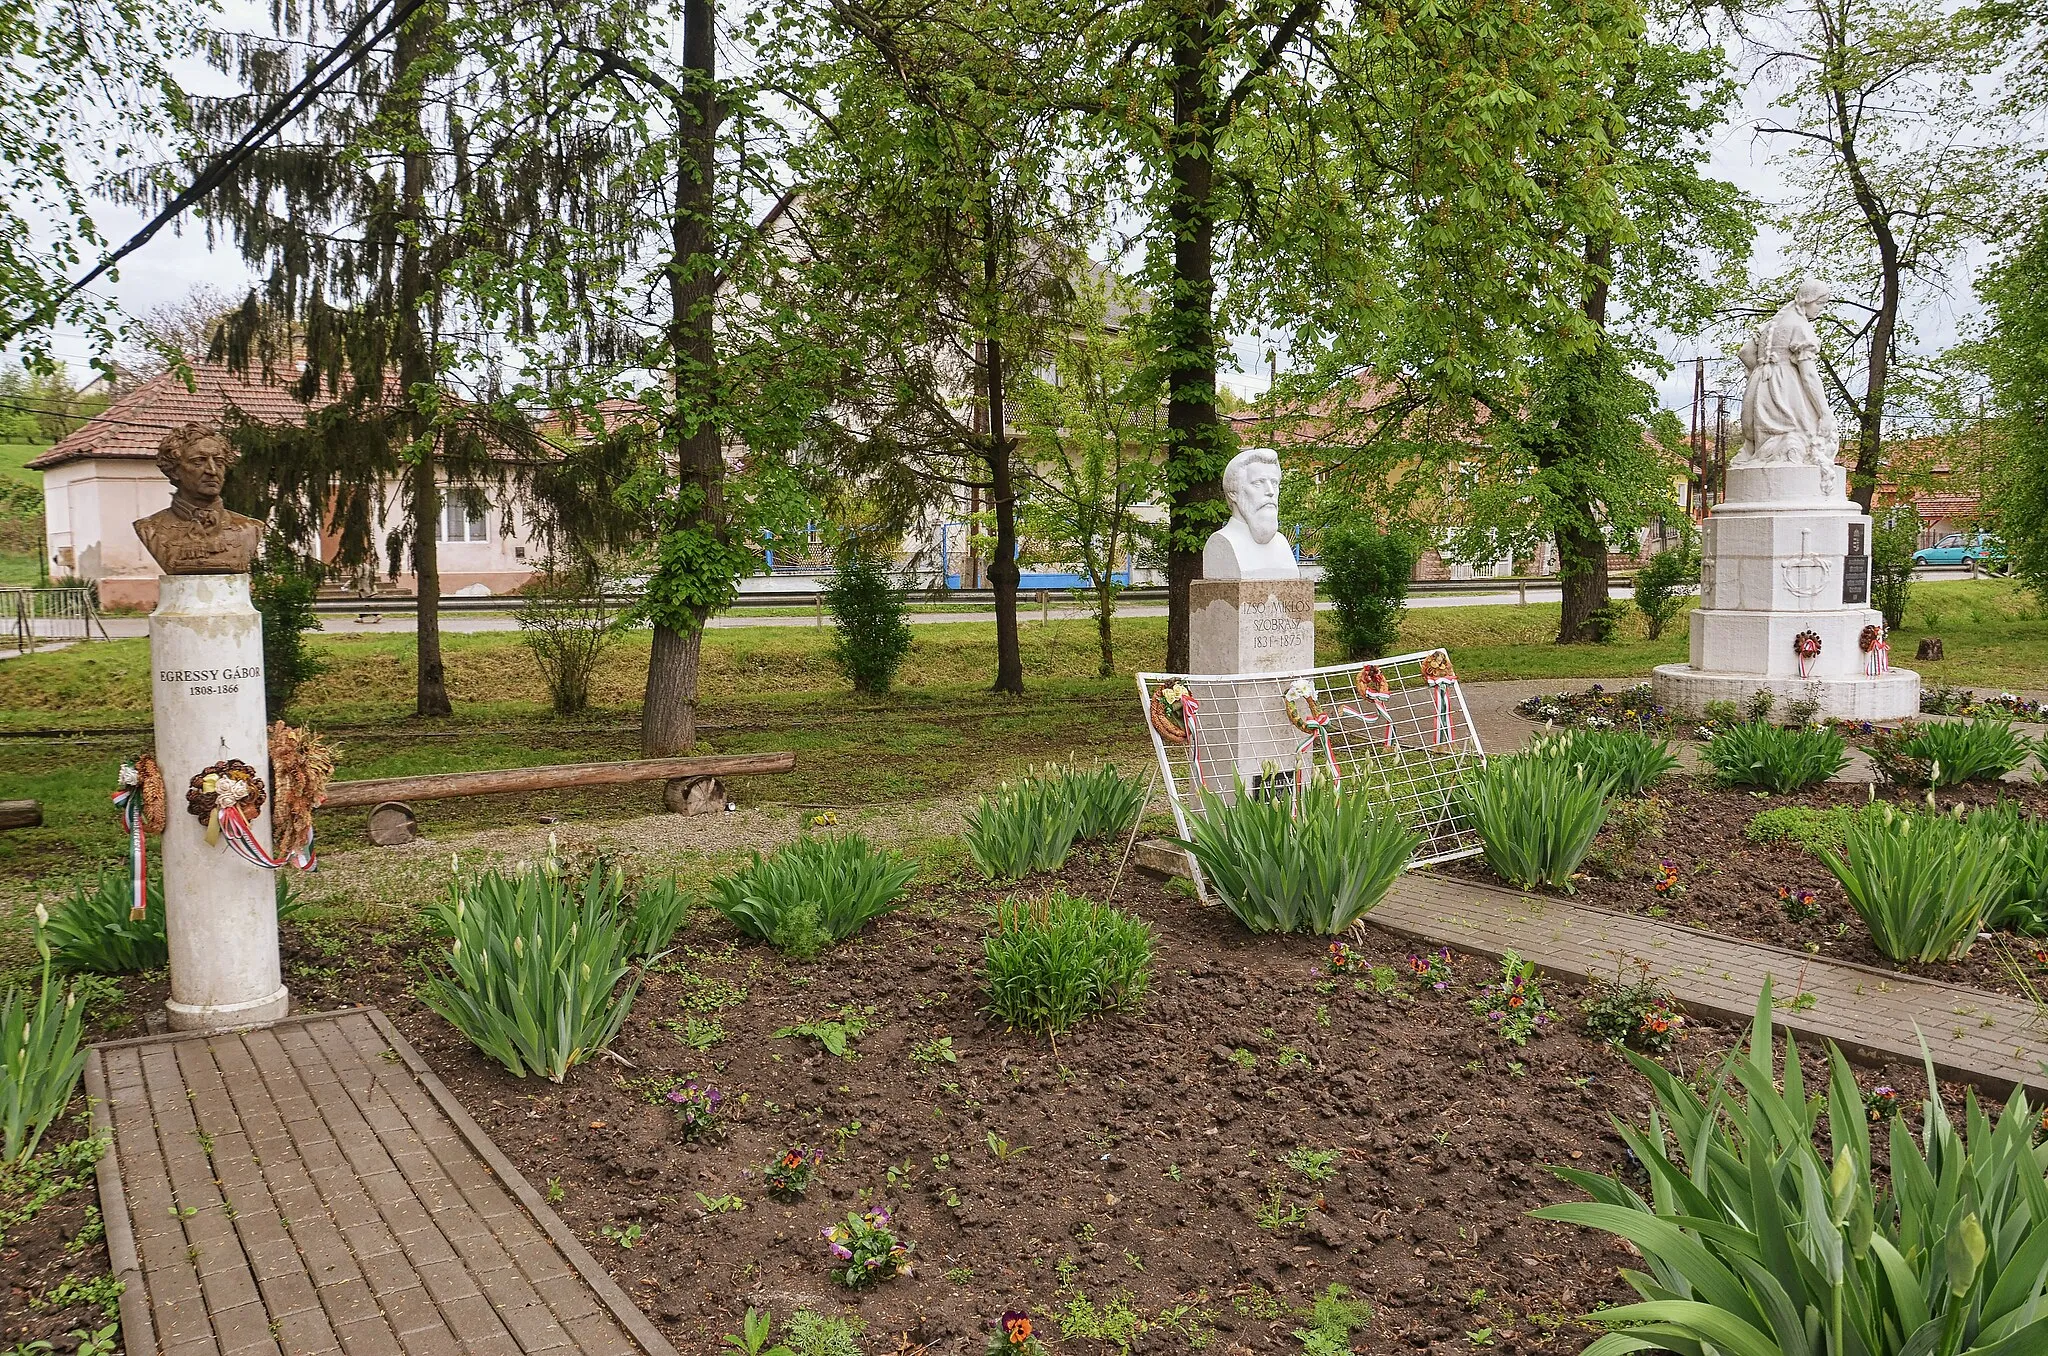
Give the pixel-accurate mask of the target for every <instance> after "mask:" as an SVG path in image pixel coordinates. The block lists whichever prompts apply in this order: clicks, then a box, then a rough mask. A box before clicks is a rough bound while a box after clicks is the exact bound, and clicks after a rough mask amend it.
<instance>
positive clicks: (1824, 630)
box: [1653, 465, 1920, 720]
mask: <svg viewBox="0 0 2048 1356" xmlns="http://www.w3.org/2000/svg"><path fill="white" fill-rule="evenodd" d="M1823 486H1824V476H1823V471H1822V468H1820V467H1817V466H1806V465H1786V466H1750V467H1731V468H1729V471H1728V492H1729V500H1728V502H1726V503H1723V504H1720V505H1717V506H1716V507H1715V509H1714V511H1713V515H1712V516H1711V517H1710V518H1708V520H1707V522H1706V525H1705V527H1704V529H1703V534H1702V540H1701V558H1700V605H1699V607H1698V608H1696V609H1695V610H1694V611H1693V614H1692V648H1691V662H1690V663H1689V664H1660V665H1659V666H1658V667H1657V669H1656V671H1655V675H1654V678H1653V684H1654V687H1655V691H1656V694H1657V700H1658V701H1659V702H1660V703H1661V704H1663V705H1664V706H1667V707H1671V708H1674V709H1681V710H1686V711H1690V712H1693V713H1694V714H1699V713H1701V712H1702V711H1703V710H1704V709H1705V707H1706V704H1707V703H1708V702H1711V701H1732V702H1735V703H1737V704H1741V703H1743V702H1746V701H1747V700H1749V699H1750V698H1751V697H1752V696H1754V695H1755V694H1756V693H1758V692H1769V693H1771V694H1772V695H1773V696H1774V697H1775V698H1776V704H1777V705H1778V706H1779V707H1781V708H1782V707H1783V706H1785V705H1788V704H1790V703H1792V702H1796V701H1805V700H1811V701H1815V702H1818V703H1819V714H1820V715H1822V716H1829V717H1840V718H1842V719H1848V720H1894V719H1899V718H1902V717H1906V716H1912V715H1916V714H1918V713H1919V710H1920V676H1919V675H1918V674H1916V673H1913V672H1911V671H1910V670H1906V669H1891V670H1889V671H1888V672H1886V673H1884V674H1871V673H1869V672H1867V668H1868V666H1869V659H1868V657H1867V656H1866V655H1865V654H1864V652H1863V650H1862V648H1861V646H1860V643H1859V642H1860V640H1861V637H1862V634H1863V630H1864V628H1865V627H1867V626H1882V625H1883V624H1884V616H1883V614H1882V613H1880V612H1878V611H1876V610H1875V609H1873V608H1872V607H1871V606H1870V518H1869V517H1868V516H1867V515H1865V514H1864V513H1863V512H1862V511H1861V510H1860V509H1859V508H1858V507H1857V506H1856V504H1855V503H1854V502H1853V501H1851V500H1848V499H1845V498H1840V497H1830V496H1829V495H1828V494H1827V493H1826V491H1825V490H1824V488H1823ZM1804 632H1811V633H1812V634H1813V635H1815V636H1817V637H1819V638H1820V653H1819V654H1818V655H1816V656H1814V657H1813V659H1812V660H1811V662H1810V663H1808V664H1807V666H1806V672H1805V673H1801V672H1800V658H1799V653H1798V650H1797V648H1796V647H1795V643H1794V642H1795V641H1796V640H1797V638H1798V637H1799V636H1800V635H1801V634H1802V633H1804Z"/></svg>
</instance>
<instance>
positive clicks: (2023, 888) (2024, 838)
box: [1965, 800, 2048, 936]
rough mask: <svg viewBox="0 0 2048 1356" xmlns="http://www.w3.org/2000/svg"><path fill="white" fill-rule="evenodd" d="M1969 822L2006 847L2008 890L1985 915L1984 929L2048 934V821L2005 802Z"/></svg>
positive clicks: (1972, 817)
mask: <svg viewBox="0 0 2048 1356" xmlns="http://www.w3.org/2000/svg"><path fill="white" fill-rule="evenodd" d="M1965 822H1966V823H1967V824H1968V825H1969V826H1970V830H1971V831H1972V832H1973V833H1976V834H1978V835H1980V836H1982V837H1986V838H1988V839H1992V840H1996V841H1999V842H2002V843H2003V845H2004V847H2003V860H2004V862H2005V868H2006V890H2005V893H2004V895H2002V896H2001V897H2000V898H1999V900H1998V902H1997V903H1996V904H1993V905H1992V906H1991V909H1990V911H1989V912H1988V913H1986V914H1985V916H1984V925H1985V926H1986V927H1987V928H1990V929H1992V930H1994V931H1999V932H2024V933H2027V934H2029V935H2033V936H2039V935H2041V934H2043V933H2048V821H2043V820H2039V819H2036V818H2034V817H2033V816H2032V815H2030V814H2028V813H2026V811H2024V810H2022V809H2021V808H2020V807H2019V805H2017V804H2016V803H2014V802H2013V801H2009V800H2001V801H1999V802H1998V804H1996V805H1993V806H1989V807H1987V808H1985V809H1982V810H1977V811H1975V812H1973V813H1972V814H1971V815H1970V817H1969V819H1968V820H1966V821H1965Z"/></svg>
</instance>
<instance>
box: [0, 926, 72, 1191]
mask: <svg viewBox="0 0 2048 1356" xmlns="http://www.w3.org/2000/svg"><path fill="white" fill-rule="evenodd" d="M48 921H49V915H48V913H47V911H46V910H44V908H43V907H42V906H41V905H40V904H38V905H37V906H36V921H35V947H36V953H37V954H38V955H39V956H41V957H42V961H43V982H42V987H41V988H40V989H38V990H37V992H36V1000H35V1005H34V1006H33V1007H31V1006H30V1005H29V1000H28V995H27V994H26V993H24V992H23V991H22V990H20V989H18V988H15V987H12V986H10V987H9V988H8V990H7V995H6V997H4V998H0V1162H4V1163H9V1164H14V1163H23V1162H26V1161H27V1160H28V1159H29V1158H31V1157H32V1156H33V1155H34V1154H35V1151H36V1146H37V1145H39V1144H41V1143H42V1140H43V1134H44V1132H45V1131H47V1130H48V1129H49V1128H50V1124H51V1122H53V1121H55V1120H56V1119H57V1117H59V1116H61V1115H63V1114H64V1108H65V1107H66V1106H67V1105H69V1104H70V1102H71V1093H72V1090H73V1089H74V1088H76V1087H77V1086H78V1076H79V1075H80V1074H82V1073H84V1072H85V1052H84V1051H83V1050H81V1049H79V1048H78V1045H79V1040H80V1037H81V1036H82V1035H83V1034H84V1027H85V1004H84V1003H83V1002H82V1001H81V1000H80V998H79V995H78V991H77V989H76V988H70V989H65V988H60V987H59V986H57V985H56V984H54V983H52V982H51V971H52V970H53V969H54V966H53V964H52V959H51V957H52V952H51V948H50V937H49V932H48Z"/></svg>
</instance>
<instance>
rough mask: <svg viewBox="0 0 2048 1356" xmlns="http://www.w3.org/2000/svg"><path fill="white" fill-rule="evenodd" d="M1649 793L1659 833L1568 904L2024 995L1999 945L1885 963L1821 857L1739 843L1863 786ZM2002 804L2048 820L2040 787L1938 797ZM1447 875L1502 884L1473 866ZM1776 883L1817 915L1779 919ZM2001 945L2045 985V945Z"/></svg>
mask: <svg viewBox="0 0 2048 1356" xmlns="http://www.w3.org/2000/svg"><path fill="white" fill-rule="evenodd" d="M1652 794H1654V795H1655V796H1656V797H1657V798H1659V799H1661V800H1663V801H1665V802H1666V803H1667V805H1668V807H1669V808H1668V811H1667V816H1666V818H1667V824H1666V828H1665V831H1664V834H1663V836H1662V837H1661V838H1654V839H1651V840H1649V841H1648V842H1647V844H1646V845H1645V847H1644V849H1643V853H1642V855H1641V858H1640V859H1639V860H1637V861H1635V862H1632V863H1628V864H1627V870H1626V871H1625V873H1624V874H1623V875H1622V876H1621V877H1620V878H1619V879H1615V878H1612V877H1610V876H1606V875H1602V874H1599V873H1596V872H1594V871H1591V870H1588V872H1587V873H1586V875H1585V877H1584V878H1583V879H1581V880H1580V881H1578V882H1577V893H1576V894H1575V895H1574V896H1573V898H1574V899H1575V900H1576V901H1577V902H1579V903H1582V904H1590V905H1593V906H1594V907H1596V908H1603V909H1613V910H1615V911H1616V912H1619V913H1633V914H1648V915H1650V916H1653V917H1661V918H1668V919H1670V920H1671V921H1672V922H1674V923H1683V924H1687V925H1689V926H1692V927H1699V928H1705V929H1707V930H1709V931H1713V932H1721V933H1726V934H1728V935H1730V936H1734V937H1746V938H1750V939H1753V940H1756V941H1763V942H1772V943H1775V944H1776V945H1778V946H1783V947H1789V948H1791V949H1792V950H1795V951H1808V952H1811V953H1812V954H1814V955H1817V956H1825V957H1827V958H1828V959H1830V960H1841V961H1853V962H1855V963H1857V964H1859V965H1869V966H1874V967H1876V968H1878V969H1882V970H1894V971H1899V972H1902V973H1905V974H1912V975H1921V976H1925V977H1927V978H1929V979H1939V980H1945V981H1947V982H1949V983H1951V984H1967V985H1972V986H1974V987H1977V988H1984V989H1993V990H1996V991H1997V992H2000V993H2007V994H2016V995H2020V996H2025V994H2024V990H2023V989H2022V988H2021V986H2020V985H2018V984H2017V983H2015V982H2014V980H2013V978H2012V976H2011V975H2010V974H2009V973H2008V972H2007V970H2006V968H2005V965H2004V964H2003V963H2002V961H2001V960H2000V958H1999V946H1997V945H1994V944H1992V943H1987V942H1984V941H1981V940H1980V941H1978V942H1977V943H1975V944H1974V945H1973V946H1972V947H1971V948H1970V951H1969V954H1967V955H1965V956H1964V957H1963V958H1962V959H1961V960H1959V961H1954V962H1930V963H1927V964H1918V963H1912V964H1902V963H1899V962H1896V961H1892V960H1888V959H1886V958H1885V957H1884V956H1883V955H1882V954H1880V953H1879V952H1878V950H1877V948H1876V947H1875V946H1873V945H1872V944H1871V941H1870V932H1869V930H1868V929H1867V928H1865V927H1864V925H1863V920H1862V919H1860V918H1858V917H1857V916H1856V911H1855V910H1854V909H1852V908H1850V907H1849V901H1848V897H1847V896H1846V895H1845V894H1844V893H1843V891H1842V887H1841V885H1840V883H1839V882H1837V881H1836V880H1835V878H1834V876H1833V874H1832V873H1830V872H1829V871H1828V869H1827V867H1826V865H1825V864H1823V863H1822V862H1821V860H1820V858H1818V857H1816V856H1814V855H1813V854H1812V853H1810V852H1808V851H1807V850H1806V849H1805V848H1803V847H1801V846H1800V845H1799V844H1797V843H1793V842H1783V843H1756V842H1751V841H1750V840H1749V839H1748V838H1747V837H1745V836H1744V834H1743V830H1744V829H1745V828H1746V827H1747V826H1748V824H1749V822H1750V820H1752V819H1754V818H1755V817H1756V816H1757V814H1758V813H1760V812H1762V811H1764V810H1769V809H1774V808H1777V807H1779V806H1784V805H1804V806H1811V807H1813V808H1816V809H1824V808H1827V807H1830V806H1836V805H1848V806H1856V805H1863V804H1865V803H1867V802H1868V801H1869V800H1870V799H1871V794H1872V792H1871V788H1870V787H1869V786H1867V785H1848V784H1844V783H1839V782H1829V783H1824V784H1822V785H1820V786H1816V787H1809V788H1808V789H1806V790H1805V791H1802V792H1799V793H1798V794H1796V795H1790V796H1772V795H1761V794H1757V793H1755V792H1753V791H1750V790H1746V789H1743V788H1734V787H1731V788H1726V789H1723V788H1719V787H1716V786H1714V785H1713V784H1712V783H1711V782H1709V781H1706V780H1705V779H1702V778H1696V777H1681V776H1673V777H1666V778H1664V779H1663V780H1662V781H1661V782H1659V783H1658V784H1657V786H1656V788H1655V789H1654V791H1653V793H1652ZM1876 796H1877V798H1878V799H1880V800H1889V801H1892V802H1895V803H1897V804H1899V805H1900V806H1901V807H1910V808H1914V809H1925V808H1926V805H1927V792H1926V790H1925V789H1924V788H1923V789H1920V790H1906V791H1901V790H1896V789H1893V788H1888V787H1885V786H1879V787H1877V789H1876ZM2001 797H2003V798H2008V799H2013V800H2017V801H2018V802H2019V803H2020V805H2021V807H2022V808H2023V809H2024V810H2025V811H2026V812H2027V813H2028V814H2030V815H2033V816H2035V817H2039V816H2041V815H2043V814H2044V813H2048V789H2044V788H2042V787H2039V786H2035V785H2032V784H2022V783H2016V782H1999V783H1984V784H1974V785H1965V786H1956V787H1949V788H1946V789H1944V790H1941V791H1938V792H1936V793H1935V803H1936V804H1937V805H1938V806H1939V807H1940V808H1941V809H1943V810H1948V809H1951V808H1952V807H1954V806H1956V805H1965V806H1972V807H1975V806H1983V805H1989V804H1991V803H1993V802H1994V801H1996V800H1998V799H2000V798H2001ZM1613 847H1614V843H1613V832H1612V830H1611V828H1610V829H1603V830H1602V831H1601V835H1600V838H1599V840H1598V841H1597V842H1596V843H1595V852H1596V853H1597V852H1599V851H1600V850H1602V849H1609V850H1611V849H1612V848H1613ZM1660 859H1668V860H1670V861H1672V862H1675V863H1677V865H1678V869H1679V880H1680V882H1681V884H1682V886H1683V890H1682V891H1681V892H1678V893H1674V894H1670V895H1659V894H1657V893H1656V891H1655V890H1654V889H1653V885H1654V883H1655V881H1656V879H1657V877H1658V875H1659V872H1658V871H1657V865H1658V862H1659V860H1660ZM1588 860H1589V862H1590V861H1591V860H1592V859H1591V858H1589V859H1588ZM1445 869H1446V870H1449V871H1451V872H1452V873H1454V874H1457V875H1463V876H1467V877H1471V878H1473V879H1480V880H1485V881H1488V882H1490V883H1493V884H1499V880H1498V878H1497V877H1495V876H1494V875H1493V873H1492V872H1490V871H1488V870H1487V868H1486V866H1485V864H1484V862H1482V861H1480V860H1479V859H1476V858H1473V859H1468V860H1465V861H1462V862H1458V863H1455V864H1453V865H1451V866H1450V867H1447V868H1445ZM1780 886H1784V887H1787V888H1792V889H1798V888H1801V887H1804V888H1806V889H1809V890H1812V891H1813V892H1814V895H1815V900H1814V903H1815V906H1816V907H1817V908H1818V909H1819V910H1820V912H1819V914H1818V915H1817V916H1816V917H1813V918H1808V919H1803V920H1796V919H1793V918H1790V917H1788V916H1787V915H1786V913H1785V909H1784V906H1783V905H1782V904H1781V903H1780V902H1779V900H1778V889H1779V887H1780ZM1998 942H1999V943H2000V944H2001V945H2003V946H2005V947H2006V948H2007V949H2008V950H2009V951H2010V953H2011V954H2012V955H2013V957H2014V958H2015V959H2017V960H2019V961H2021V962H2022V963H2023V964H2024V965H2025V967H2026V969H2027V971H2028V972H2029V973H2030V974H2031V975H2033V976H2035V977H2037V981H2038V982H2039V983H2041V984H2042V985H2043V986H2044V987H2048V966H2043V965H2042V964H2040V963H2039V962H2036V961H2035V960H2034V951H2035V948H2036V947H2037V946H2041V945H2043V944H2044V942H2043V939H2033V938H2024V937H2002V938H1999V939H1998Z"/></svg>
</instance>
